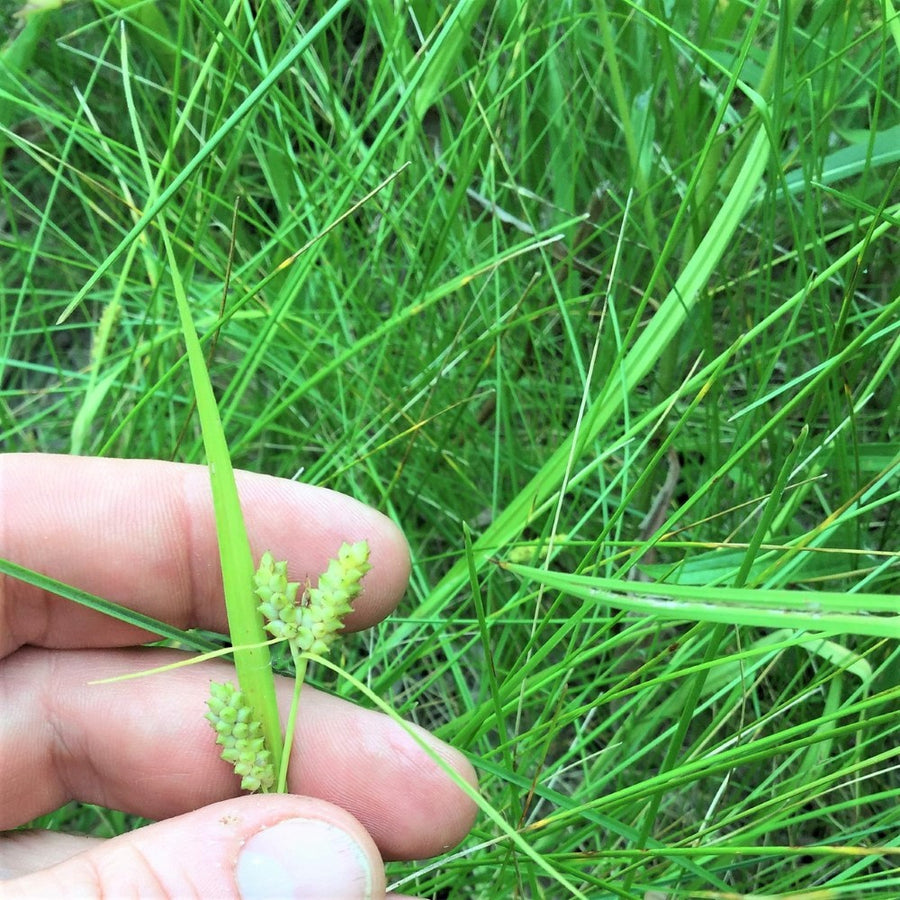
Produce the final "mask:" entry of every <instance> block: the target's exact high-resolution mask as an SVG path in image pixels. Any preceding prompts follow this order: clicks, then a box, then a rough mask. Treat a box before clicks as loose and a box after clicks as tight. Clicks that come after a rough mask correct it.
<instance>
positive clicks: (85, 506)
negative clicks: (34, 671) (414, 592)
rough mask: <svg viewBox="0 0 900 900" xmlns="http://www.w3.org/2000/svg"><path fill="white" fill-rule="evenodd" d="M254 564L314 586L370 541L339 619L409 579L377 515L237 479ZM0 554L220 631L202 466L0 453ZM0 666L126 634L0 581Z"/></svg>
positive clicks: (133, 634) (325, 497)
mask: <svg viewBox="0 0 900 900" xmlns="http://www.w3.org/2000/svg"><path fill="white" fill-rule="evenodd" d="M236 475H237V481H238V488H239V492H240V497H241V506H242V509H243V513H244V518H245V521H246V523H247V529H248V533H249V537H250V544H251V548H252V551H253V554H254V559H258V558H259V557H260V556H261V555H262V553H263V552H264V551H265V550H270V551H271V552H272V554H273V555H274V557H275V559H286V560H287V561H288V576H289V577H290V578H291V580H292V581H299V582H303V581H304V580H305V579H306V578H311V579H312V580H315V578H316V576H317V575H318V574H319V573H320V572H322V571H323V570H324V569H325V567H326V565H327V562H328V559H329V558H331V557H332V556H334V555H336V552H337V550H338V548H339V547H340V545H341V543H342V542H343V541H349V542H354V541H358V540H362V539H365V540H367V541H368V542H369V546H370V550H371V557H370V561H371V563H372V570H371V571H370V572H369V573H368V574H367V575H366V577H365V579H364V581H363V592H362V595H361V596H360V597H359V598H358V599H357V601H356V604H355V608H354V612H353V613H351V614H350V616H348V618H347V627H348V629H350V630H353V629H359V628H364V627H366V626H368V625H371V624H372V623H374V622H377V621H379V620H380V619H382V618H383V617H384V616H385V615H387V613H389V612H390V611H391V610H392V609H393V607H394V606H395V605H396V603H397V601H398V600H399V598H400V596H401V595H402V593H403V590H404V589H405V586H406V581H407V578H408V576H409V552H408V548H407V545H406V541H405V539H404V538H403V535H402V533H401V532H400V531H399V529H398V528H397V527H396V526H395V525H394V524H393V523H392V522H391V521H390V520H389V519H387V518H386V517H385V516H383V515H381V514H380V513H378V512H376V511H375V510H373V509H370V508H369V507H367V506H365V505H364V504H362V503H359V502H357V501H355V500H353V499H351V498H349V497H346V496H344V495H342V494H338V493H335V492H334V491H329V490H326V489H324V488H316V487H311V486H309V485H303V484H297V483H296V482H292V481H287V480H285V479H281V478H273V477H270V476H266V475H253V474H250V473H246V472H237V473H236ZM0 557H5V558H7V559H10V560H12V561H14V562H16V563H18V564H20V565H22V566H25V567H27V568H29V569H33V570H36V571H38V572H41V573H43V574H45V575H49V576H50V577H52V578H55V579H57V580H59V581H63V582H66V583H67V584H71V585H74V586H75V587H78V588H81V589H82V590H85V591H88V592H90V593H92V594H97V595H99V596H101V597H104V598H106V599H108V600H112V601H114V602H115V603H118V604H121V605H123V606H126V607H129V608H131V609H135V610H139V611H141V612H143V613H146V614H147V615H150V616H152V617H153V618H156V619H161V620H163V621H166V622H169V623H171V624H173V625H176V626H177V627H180V628H188V627H200V628H206V629H210V630H216V631H224V630H225V628H226V620H225V609H224V605H223V600H222V580H221V573H220V569H219V561H218V560H219V554H218V545H217V540H216V530H215V520H214V517H213V510H212V500H211V494H210V486H209V474H208V472H207V469H206V468H205V467H203V466H189V465H182V464H177V463H165V462H155V461H150V460H113V459H91V458H82V457H69V456H50V455H41V454H9V455H5V456H0ZM0 622H3V623H4V627H3V628H2V629H0V657H2V656H3V655H5V654H6V653H9V652H11V651H12V650H14V649H15V648H16V647H19V646H22V645H23V644H26V643H27V644H34V645H39V646H45V647H99V646H122V645H127V644H134V643H137V642H140V641H143V640H147V638H148V635H147V634H146V633H145V632H141V631H139V630H137V629H135V628H134V627H132V626H129V625H126V624H125V623H123V622H119V621H116V620H113V619H110V618H109V617H107V616H104V615H102V614H100V613H97V612H94V611H92V610H88V609H86V608H83V607H79V606H77V605H76V604H73V603H71V602H69V601H66V600H62V599H60V598H59V597H56V596H54V595H51V594H47V593H45V592H43V591H40V590H37V589H35V588H32V587H30V586H28V585H25V584H23V583H22V582H18V581H16V580H14V579H3V578H2V577H0Z"/></svg>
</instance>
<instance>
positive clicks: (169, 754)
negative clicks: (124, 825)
mask: <svg viewBox="0 0 900 900" xmlns="http://www.w3.org/2000/svg"><path fill="white" fill-rule="evenodd" d="M183 658H184V654H179V653H177V652H174V651H170V650H154V649H136V650H135V649H129V650H107V651H102V652H101V651H90V650H84V651H77V650H73V651H45V650H37V649H31V648H24V649H22V650H19V651H17V652H16V653H14V654H12V655H11V656H10V657H8V658H7V659H6V660H4V661H3V662H2V663H0V666H2V674H0V680H2V684H3V688H4V690H5V691H7V690H8V692H9V696H15V697H16V703H15V704H12V703H9V702H6V703H4V716H3V717H2V719H0V759H3V760H4V768H5V770H6V771H5V773H4V775H3V777H2V779H0V828H10V827H13V826H15V825H18V824H20V823H22V822H25V821H28V820H29V819H32V818H34V817H35V816H38V815H41V814H43V813H46V812H49V811H50V810H53V809H56V808H58V807H59V806H61V805H63V804H64V803H66V802H68V801H69V800H71V799H78V800H83V801H87V802H91V803H99V804H101V805H103V806H106V807H111V808H113V809H122V810H126V811H128V812H131V813H136V814H138V815H142V816H146V817H148V818H151V819H161V818H167V817H170V816H174V815H178V814H181V813H184V812H187V811H188V810H191V809H197V808H199V807H201V806H204V805H207V804H209V803H213V802H215V801H218V800H221V799H223V798H226V797H232V796H235V795H236V794H237V793H238V792H239V780H238V779H237V778H236V776H235V775H234V773H233V771H232V769H231V767H230V766H229V765H228V764H227V763H225V762H223V761H222V760H221V759H220V758H219V752H218V751H219V749H220V748H218V747H217V746H216V744H215V737H214V734H213V732H212V730H211V729H210V727H209V725H208V723H207V722H206V721H205V720H204V713H205V712H206V699H207V697H208V696H209V682H210V680H214V681H219V682H221V681H226V680H233V679H234V673H233V669H231V667H229V666H228V665H226V664H224V663H218V662H207V663H202V664H198V665H195V666H189V667H186V668H182V669H177V670H173V671H169V672H164V673H159V674H154V675H150V676H147V677H146V678H142V679H134V680H130V681H120V682H114V683H111V684H88V683H87V682H89V681H92V680H95V679H102V678H109V677H114V676H117V675H122V674H125V673H131V672H136V671H142V670H144V669H147V668H151V667H153V666H157V665H161V664H165V663H166V662H171V661H173V660H180V659H183ZM278 682H279V694H280V701H281V708H282V713H283V715H284V713H285V712H286V711H287V709H288V708H289V704H290V693H291V691H292V688H293V682H292V681H291V680H289V679H283V678H282V679H278ZM415 733H416V735H417V736H418V737H419V738H420V739H422V740H424V741H426V743H427V746H429V747H430V748H431V749H432V751H433V752H434V753H436V754H437V756H438V759H439V760H442V761H443V762H444V764H445V765H448V766H450V767H451V768H452V769H453V770H454V771H456V772H457V773H459V774H460V775H461V776H462V777H463V778H465V779H466V780H468V781H469V783H471V784H474V783H475V776H474V773H473V771H472V769H471V767H470V766H469V764H468V762H467V761H466V759H465V758H464V757H463V756H462V755H461V754H459V753H458V752H457V751H455V750H453V749H452V748H450V747H448V746H446V745H445V744H443V743H441V742H440V741H438V740H436V739H435V738H432V737H430V736H429V735H427V734H426V733H425V732H423V731H421V730H418V729H417V730H416V731H415ZM289 772H290V775H291V780H290V784H289V789H290V790H291V791H292V792H293V793H297V794H302V795H306V796H314V797H319V798H322V799H324V800H328V801H330V802H332V803H335V804H337V805H338V806H341V807H342V808H344V809H346V810H348V811H349V812H350V813H351V814H352V815H354V816H355V817H356V818H357V819H358V820H359V821H360V822H362V824H363V825H364V826H365V828H366V829H367V831H368V832H369V833H370V834H371V835H372V837H373V838H374V840H375V841H376V843H377V845H378V847H379V848H380V850H381V852H382V854H383V855H384V856H385V858H389V859H396V858H401V859H420V858H424V857H428V856H433V855H435V854H437V853H440V852H441V851H443V850H445V849H447V848H448V847H451V846H453V845H455V844H456V843H458V842H459V841H460V840H461V839H462V838H463V837H464V836H465V834H466V833H467V832H468V830H469V828H470V827H471V824H472V821H473V819H474V813H475V807H474V804H473V803H472V801H471V800H470V799H469V798H468V797H467V796H466V794H465V793H464V792H463V791H462V789H461V788H460V787H458V786H457V785H455V784H454V783H453V781H452V780H451V779H450V777H449V776H448V775H447V773H446V771H445V770H444V769H443V768H442V767H441V765H440V763H439V762H438V761H436V760H435V759H434V758H433V757H432V756H431V755H429V754H428V753H427V752H426V751H425V750H424V749H423V748H422V746H420V744H419V743H418V742H417V741H416V739H415V738H414V737H412V736H410V735H409V734H407V733H406V731H404V730H403V729H402V728H401V727H400V726H399V725H397V724H395V723H394V722H393V721H392V720H391V719H390V718H388V717H387V716H385V715H382V714H380V713H376V712H372V711H369V710H363V709H360V708H358V707H356V706H354V705H353V704H351V703H348V702H346V701H343V700H340V699H338V698H336V697H332V696H329V695H327V694H323V693H321V692H319V691H316V690H314V689H312V688H309V687H306V688H304V689H303V692H302V696H301V700H300V710H299V716H298V726H297V733H296V735H295V737H294V744H293V753H292V758H291V765H290V769H289Z"/></svg>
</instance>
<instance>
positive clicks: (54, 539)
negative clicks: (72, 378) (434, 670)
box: [0, 454, 475, 897]
mask: <svg viewBox="0 0 900 900" xmlns="http://www.w3.org/2000/svg"><path fill="white" fill-rule="evenodd" d="M237 474H238V488H239V491H240V495H241V503H242V507H243V509H244V514H245V519H246V521H247V528H248V531H249V535H250V543H251V547H252V550H253V554H254V558H256V559H258V558H259V556H260V555H261V554H262V552H263V551H264V550H266V549H268V550H271V551H272V553H273V555H274V556H275V558H276V559H286V560H287V561H288V572H289V573H290V576H291V577H292V578H293V580H298V581H302V580H303V579H304V578H305V577H306V576H307V575H309V576H310V577H315V575H316V573H318V572H320V571H322V570H324V568H325V565H326V563H327V560H328V558H329V556H331V555H333V553H334V552H335V551H336V549H337V547H338V546H340V544H341V542H342V541H345V540H346V541H357V540H360V539H363V538H365V539H366V540H368V541H369V544H370V547H371V562H372V570H371V571H370V572H369V573H368V574H367V575H366V577H365V580H364V582H363V592H362V595H361V596H360V597H359V598H358V599H357V601H356V604H355V608H354V611H353V613H352V614H351V616H350V617H348V620H347V629H348V630H350V631H356V630H359V629H363V628H366V627H368V626H370V625H372V624H374V623H376V622H378V621H380V620H381V619H383V618H384V617H385V616H386V615H388V614H389V613H390V612H391V611H392V610H393V608H394V606H395V605H396V603H397V602H398V600H399V599H400V597H401V595H402V593H403V591H404V589H405V586H406V582H407V578H408V575H409V553H408V548H407V545H406V542H405V540H404V538H403V535H402V534H401V532H400V531H399V530H398V529H397V528H396V526H394V525H393V523H391V522H390V520H388V519H387V518H385V517H384V516H382V515H380V514H379V513H377V512H375V511H374V510H371V509H369V508H368V507H365V506H363V505H362V504H360V503H358V502H356V501H354V500H352V499H350V498H348V497H345V496H343V495H341V494H337V493H334V492H332V491H328V490H325V489H321V488H314V487H310V486H307V485H301V484H297V483H295V482H291V481H285V480H282V479H277V478H271V477H268V476H261V475H252V474H248V473H237ZM0 556H2V557H5V558H7V559H11V560H13V561H14V562H17V563H19V564H21V565H23V566H26V567H28V568H30V569H35V570H37V571H40V572H43V573H45V574H47V575H50V576H51V577H53V578H56V579H59V580H61V581H65V582H67V583H69V584H73V585H75V586H77V587H79V588H82V589H84V590H87V591H89V592H91V593H93V594H97V595H99V596H102V597H105V598H107V599H109V600H112V601H115V602H116V603H120V604H122V605H124V606H128V607H130V608H132V609H136V610H140V611H141V612H144V613H147V614H148V615H150V616H153V617H154V618H158V619H162V620H165V621H167V622H170V623H172V624H174V625H177V626H178V627H180V628H187V627H191V626H196V627H200V628H204V629H210V630H215V631H219V632H224V631H226V630H227V623H226V619H225V611H224V604H223V600H222V586H221V576H220V573H219V569H218V550H217V545H216V536H215V527H214V521H213V515H212V507H211V500H210V495H209V482H208V475H207V472H206V469H205V468H203V467H197V466H186V465H180V464H175V463H162V462H154V461H143V460H99V459H89V458H78V457H63V456H50V455H33V454H9V455H5V456H0ZM148 639H149V636H148V635H147V634H146V633H143V632H140V631H138V630H136V629H134V628H132V627H131V626H128V625H125V624H124V623H121V622H118V621H114V620H111V619H109V618H107V617H105V616H102V615H101V614H98V613H95V612H93V611H90V610H87V609H84V608H82V607H79V606H76V605H74V604H72V603H70V602H68V601H65V600H62V599H60V598H58V597H55V596H52V595H47V594H46V593H44V592H42V591H39V590H36V589H34V588H31V587H29V586H27V585H24V584H22V583H20V582H16V581H14V580H11V579H2V577H0V709H2V710H3V715H2V717H0V829H10V828H14V827H15V826H17V825H20V824H22V823H23V822H27V821H28V820H30V819H32V818H34V817H35V816H38V815H41V814H43V813H46V812H49V811H51V810H53V809H55V808H57V807H59V806H61V805H62V804H64V803H66V802H68V801H69V800H72V799H79V800H83V801H86V802H90V803H98V804H101V805H104V806H108V807H111V808H114V809H122V810H126V811H128V812H131V813H136V814H138V815H142V816H147V817H149V818H152V819H155V820H159V821H157V823H156V824H154V825H150V826H148V827H146V828H143V829H139V830H137V831H135V832H132V833H130V834H127V835H122V836H121V837H118V838H115V839H112V840H109V841H98V840H96V839H92V838H84V837H75V836H67V835H60V834H56V833H21V832H20V833H17V834H14V835H11V836H6V837H4V838H2V839H0V877H7V878H12V879H13V880H10V881H6V882H5V883H4V886H3V892H4V896H6V897H42V896H46V895H47V894H48V893H53V892H56V893H59V892H61V891H62V892H64V893H65V895H67V896H76V895H77V896H89V895H100V894H108V895H122V894H123V893H130V894H134V895H140V896H143V895H145V894H150V893H153V894H154V895H158V894H160V893H162V894H164V895H168V896H175V895H192V894H193V895H200V896H223V897H226V896H238V891H237V887H236V884H235V881H234V860H235V857H236V854H237V853H238V851H239V850H240V848H241V847H242V846H243V845H244V843H245V842H246V841H247V840H248V839H249V838H250V837H252V835H254V834H257V833H258V832H259V830H260V829H261V828H263V827H269V826H271V825H273V824H275V823H277V822H280V821H282V820H284V819H290V818H297V817H304V818H311V819H313V820H316V821H321V822H328V823H331V824H334V825H337V826H339V827H340V828H342V829H343V830H344V831H345V832H347V833H348V834H350V835H351V837H352V838H354V839H355V840H356V841H357V842H358V844H359V845H360V847H362V848H363V851H364V853H365V854H367V855H368V857H369V861H370V863H371V866H372V867H373V870H374V871H375V873H376V883H375V896H379V895H382V896H383V894H384V876H383V868H382V863H381V859H382V858H384V859H419V858H424V857H428V856H432V855H435V854H437V853H440V852H442V851H443V850H445V849H447V848H449V847H452V846H453V845H455V844H456V843H458V842H459V841H460V840H461V839H462V838H463V837H464V836H465V834H466V833H467V832H468V830H469V828H470V827H471V824H472V821H473V819H474V815H475V807H474V805H473V803H472V801H471V800H469V799H468V798H467V797H466V795H465V794H464V793H463V792H462V791H461V790H460V789H459V788H458V787H457V786H456V785H454V784H453V782H452V781H451V779H450V778H449V776H448V775H447V774H446V773H445V772H444V771H443V770H442V769H441V768H440V767H439V766H438V765H437V764H436V763H435V762H434V761H433V760H432V759H431V758H430V757H429V756H428V755H427V754H426V753H425V752H424V751H423V750H422V749H421V748H420V747H419V746H418V745H417V744H416V743H415V741H413V740H412V739H411V738H410V737H409V736H408V735H407V734H406V733H405V732H404V731H403V730H402V729H401V728H400V727H399V726H397V725H395V724H394V723H392V722H391V720H390V719H388V718H387V717H385V716H383V715H381V714H379V713H374V712H370V711H367V710H362V709H359V708H357V707H356V706H354V705H352V704H350V703H348V702H346V701H343V700H340V699H337V698H335V697H332V696H329V695H326V694H322V693H320V692H317V691H315V690H314V689H312V688H308V687H307V688H304V690H303V696H302V700H301V714H300V721H299V726H298V732H297V735H296V737H295V741H294V753H293V755H292V764H291V768H290V771H291V778H290V784H289V794H286V795H280V796H274V795H269V796H240V791H239V788H238V779H237V778H236V777H235V776H234V774H233V773H232V772H231V771H230V768H229V766H228V765H227V764H225V763H223V762H222V761H221V760H220V759H219V758H218V748H217V747H216V746H215V743H214V739H213V736H212V733H211V731H210V729H209V726H208V724H207V723H206V722H205V721H204V719H203V713H204V712H205V709H206V707H205V703H206V697H207V692H208V685H209V681H210V680H211V679H212V680H217V681H223V680H229V679H230V680H234V675H233V671H232V670H231V668H230V666H228V665H227V664H225V663H221V662H208V663H203V664H199V665H195V666H189V667H186V668H182V669H178V670H175V671H173V672H168V673H164V674H159V675H152V676H149V677H147V678H144V679H135V680H131V681H123V682H118V683H114V684H104V685H91V684H89V683H88V682H90V681H95V680H97V679H101V678H108V677H111V676H115V675H119V674H126V673H131V672H136V671H140V670H142V669H147V668H152V667H155V666H159V665H163V664H165V663H166V662H167V661H171V660H174V659H180V658H183V657H182V655H181V654H179V653H177V652H175V651H170V650H158V649H150V648H142V647H140V646H139V645H140V644H141V643H142V642H143V641H146V640H148ZM291 688H292V683H291V682H285V683H282V684H280V685H279V687H278V689H279V696H280V698H281V705H282V713H283V715H286V711H287V708H288V705H289V701H290V692H291ZM421 734H422V735H424V736H425V737H427V739H428V741H429V743H430V745H431V746H432V747H433V748H434V749H435V750H436V751H437V752H438V753H439V754H440V756H441V758H442V759H444V760H445V761H446V762H447V763H449V765H450V766H452V767H453V768H454V769H455V770H456V771H457V772H458V773H459V774H460V775H461V776H462V777H463V778H465V779H466V780H467V781H468V782H469V783H471V784H473V785H474V784H475V775H474V772H473V770H472V768H471V767H470V765H469V764H468V762H467V761H466V760H465V759H464V757H463V756H462V755H461V754H459V753H457V752H456V751H455V750H453V749H452V748H450V747H448V746H447V745H445V744H443V743H441V742H440V741H438V740H437V739H435V738H432V737H431V736H428V735H426V733H425V732H421Z"/></svg>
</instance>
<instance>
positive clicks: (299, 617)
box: [253, 541, 370, 655]
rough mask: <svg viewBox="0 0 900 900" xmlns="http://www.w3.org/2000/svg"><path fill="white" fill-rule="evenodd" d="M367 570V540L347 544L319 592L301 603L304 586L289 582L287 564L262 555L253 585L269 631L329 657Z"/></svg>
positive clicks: (311, 591) (306, 592) (322, 580)
mask: <svg viewBox="0 0 900 900" xmlns="http://www.w3.org/2000/svg"><path fill="white" fill-rule="evenodd" d="M369 568H370V566H369V545H368V544H367V543H366V542H365V541H359V542H358V543H356V544H343V545H342V546H341V549H340V550H339V551H338V555H337V558H336V559H332V560H331V561H330V562H329V563H328V569H327V570H326V571H325V572H323V573H322V575H320V576H319V583H318V584H317V585H316V587H314V588H307V589H306V590H304V591H303V593H302V594H301V595H300V596H299V598H298V596H297V593H298V590H299V588H300V585H299V584H298V583H296V582H288V580H287V563H284V562H275V561H274V560H273V559H272V554H271V553H265V554H263V558H262V560H261V561H260V564H259V569H258V570H257V572H256V575H255V576H254V579H253V582H254V592H255V594H256V596H257V597H258V598H259V600H260V604H259V611H260V612H261V613H262V615H263V618H264V619H265V620H266V631H268V632H269V634H271V635H272V636H273V637H277V638H284V639H285V640H288V641H290V642H291V643H292V644H293V645H294V647H295V649H296V650H298V651H300V652H301V653H318V654H320V655H325V654H326V653H328V651H329V649H330V647H331V645H332V644H333V643H334V641H335V639H336V638H337V635H338V632H339V631H340V630H341V629H342V628H343V627H344V622H343V619H344V616H346V615H347V613H348V612H350V608H351V607H350V603H351V601H352V600H353V598H354V597H356V595H357V594H358V593H359V592H360V589H361V588H360V581H361V580H362V577H363V575H365V574H366V572H368V571H369Z"/></svg>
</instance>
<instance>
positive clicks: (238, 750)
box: [206, 541, 371, 791]
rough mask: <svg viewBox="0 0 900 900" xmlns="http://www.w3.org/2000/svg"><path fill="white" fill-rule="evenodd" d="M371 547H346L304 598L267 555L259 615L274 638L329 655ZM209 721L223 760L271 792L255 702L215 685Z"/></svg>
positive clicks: (248, 782)
mask: <svg viewBox="0 0 900 900" xmlns="http://www.w3.org/2000/svg"><path fill="white" fill-rule="evenodd" d="M370 568H371V567H370V565H369V545H368V543H366V541H359V542H357V543H355V544H343V545H342V546H341V548H340V550H339V551H338V555H337V558H335V559H332V560H330V561H329V563H328V568H327V569H326V570H325V572H323V573H322V575H320V576H319V581H318V584H317V585H316V586H315V587H307V588H306V589H305V590H304V591H303V592H302V593H301V594H300V595H299V596H298V592H299V589H300V585H299V583H297V582H289V581H288V580H287V563H286V562H275V560H274V559H273V557H272V554H271V553H269V552H268V551H267V552H266V553H264V554H263V557H262V559H261V560H260V563H259V568H258V569H257V571H256V574H255V575H254V576H253V592H254V594H255V595H256V597H257V599H258V600H259V601H260V603H259V606H258V607H257V609H258V610H259V612H260V613H261V614H262V616H263V618H264V619H265V622H266V624H265V628H266V631H268V632H269V634H271V635H272V636H273V637H276V638H281V639H283V640H286V641H288V642H289V643H290V645H291V649H292V651H293V652H294V653H317V654H319V655H323V656H324V655H325V654H327V653H328V651H329V650H330V648H331V645H332V644H333V643H334V641H335V640H336V639H337V636H338V632H340V630H341V629H342V628H343V627H344V623H343V618H344V616H345V615H347V613H348V612H350V609H351V602H352V601H353V599H354V598H355V597H356V596H357V595H358V594H359V592H360V590H361V589H362V588H361V584H360V582H361V581H362V577H363V575H365V574H366V572H368V571H369V569H370ZM210 693H211V696H210V698H209V700H207V706H208V707H209V712H207V713H206V718H207V720H208V721H209V722H210V724H211V725H212V727H213V728H214V729H215V731H216V743H217V744H221V746H222V759H224V760H226V761H227V762H230V763H231V764H232V765H233V766H234V771H235V773H236V774H238V775H240V776H241V787H242V788H243V789H244V790H247V791H268V790H270V789H271V788H272V786H273V785H274V784H275V767H274V766H273V764H272V761H271V753H270V752H269V750H267V749H266V746H265V739H264V737H263V732H262V725H261V724H260V722H259V720H258V718H257V717H256V716H255V715H254V713H253V710H252V708H251V707H250V704H249V702H248V701H247V700H246V698H245V697H244V695H243V694H242V693H241V692H240V691H239V690H238V689H237V688H235V687H234V685H232V684H227V683H226V684H216V683H212V684H211V685H210Z"/></svg>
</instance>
